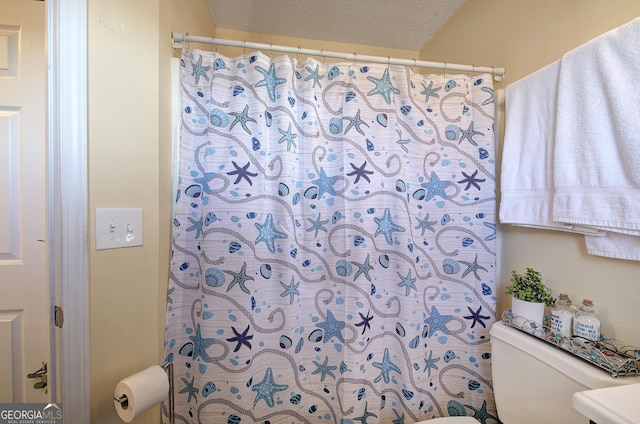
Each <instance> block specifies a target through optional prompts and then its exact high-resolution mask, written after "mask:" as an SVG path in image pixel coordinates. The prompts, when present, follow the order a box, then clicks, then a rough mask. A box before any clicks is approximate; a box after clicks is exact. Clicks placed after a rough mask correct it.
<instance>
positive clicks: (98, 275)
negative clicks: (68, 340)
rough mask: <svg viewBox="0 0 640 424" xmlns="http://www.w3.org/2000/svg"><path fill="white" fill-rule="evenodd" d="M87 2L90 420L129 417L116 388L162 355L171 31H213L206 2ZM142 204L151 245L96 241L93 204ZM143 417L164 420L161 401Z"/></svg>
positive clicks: (168, 208) (98, 422) (146, 236)
mask: <svg viewBox="0 0 640 424" xmlns="http://www.w3.org/2000/svg"><path fill="white" fill-rule="evenodd" d="M188 3H189V7H188V8H184V7H183V6H184V4H185V3H184V2H178V1H173V0H136V1H130V0H89V1H88V12H89V14H88V48H89V52H88V73H89V92H88V97H89V108H88V112H89V210H90V252H89V254H90V255H89V261H90V271H89V273H90V275H89V278H90V314H91V315H90V317H87V319H90V332H91V333H90V361H91V364H90V368H91V369H90V387H91V422H92V423H93V424H103V423H121V422H122V421H121V420H120V419H119V418H118V416H117V414H116V412H115V409H114V407H113V401H112V396H113V391H114V388H115V386H116V384H117V383H118V381H120V380H121V379H122V378H124V377H126V376H128V375H131V374H133V373H135V372H138V371H140V370H142V369H144V368H146V367H148V366H150V365H153V364H158V363H161V361H162V359H163V358H162V347H163V346H162V345H163V340H164V323H165V318H164V312H165V310H166V309H165V308H166V284H167V275H168V269H169V256H170V245H169V234H170V225H169V223H170V218H169V216H170V211H171V200H170V199H171V197H172V193H171V184H170V181H171V174H170V172H171V171H170V170H171V167H170V155H171V140H170V135H171V131H170V120H169V113H170V94H169V93H170V80H169V78H170V77H169V76H170V58H171V56H172V54H173V49H172V48H171V45H170V34H171V32H172V31H178V32H187V31H190V32H192V33H193V32H201V33H205V34H207V33H208V34H211V33H213V31H214V30H215V27H214V24H213V20H212V19H211V16H210V14H209V9H208V6H207V1H206V0H190V1H189V2H188ZM104 207H108V208H112V207H114V208H121V207H122V208H142V210H143V221H144V245H143V246H141V247H131V248H126V249H113V250H100V251H96V250H95V249H94V246H95V239H94V233H95V229H94V223H95V219H94V211H95V208H104ZM134 422H136V423H153V424H157V423H159V422H160V408H159V407H156V408H153V409H152V410H151V411H149V412H147V413H145V414H143V415H142V416H141V417H139V418H137V419H136V420H135V421H134Z"/></svg>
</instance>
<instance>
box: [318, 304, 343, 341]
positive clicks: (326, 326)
mask: <svg viewBox="0 0 640 424" xmlns="http://www.w3.org/2000/svg"><path fill="white" fill-rule="evenodd" d="M344 325H345V324H344V321H337V320H336V318H335V317H334V316H333V313H332V312H331V310H330V309H327V319H326V320H325V322H321V323H320V324H316V327H320V328H322V329H323V330H324V335H323V337H322V341H323V342H324V343H327V342H328V341H329V340H331V338H333V337H334V336H335V337H337V338H338V340H340V341H341V342H342V343H344V338H343V337H342V333H341V330H342V329H343V328H344Z"/></svg>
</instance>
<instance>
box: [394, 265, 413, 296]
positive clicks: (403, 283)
mask: <svg viewBox="0 0 640 424" xmlns="http://www.w3.org/2000/svg"><path fill="white" fill-rule="evenodd" d="M396 274H398V277H400V282H399V283H398V287H404V288H405V293H404V295H405V296H409V293H411V289H414V290H416V291H417V290H418V289H417V288H416V285H415V282H416V279H415V278H411V270H409V273H407V276H406V277H403V276H402V275H401V274H400V273H399V272H396Z"/></svg>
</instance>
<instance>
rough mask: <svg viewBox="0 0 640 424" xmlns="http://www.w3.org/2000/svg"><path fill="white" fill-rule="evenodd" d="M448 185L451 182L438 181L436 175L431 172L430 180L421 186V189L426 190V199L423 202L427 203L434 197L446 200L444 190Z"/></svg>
mask: <svg viewBox="0 0 640 424" xmlns="http://www.w3.org/2000/svg"><path fill="white" fill-rule="evenodd" d="M450 185H451V181H440V178H439V177H438V175H437V174H436V173H435V172H433V171H431V179H430V180H429V182H428V183H423V184H421V186H422V187H424V188H426V189H427V197H426V198H425V201H426V202H428V201H429V200H431V199H433V198H434V197H435V196H440V197H442V198H443V199H445V200H446V199H447V198H448V196H447V193H446V192H445V191H444V190H445V189H446V188H447V187H449V186H450Z"/></svg>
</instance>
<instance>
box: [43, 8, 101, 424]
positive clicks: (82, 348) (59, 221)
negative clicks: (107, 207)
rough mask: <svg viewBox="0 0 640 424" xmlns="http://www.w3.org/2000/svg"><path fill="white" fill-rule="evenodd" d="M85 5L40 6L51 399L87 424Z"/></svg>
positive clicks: (67, 417) (67, 418)
mask: <svg viewBox="0 0 640 424" xmlns="http://www.w3.org/2000/svg"><path fill="white" fill-rule="evenodd" d="M87 2H88V0H48V1H47V42H48V54H47V60H48V63H49V72H48V93H47V95H48V112H47V114H48V137H49V140H48V143H49V153H48V154H49V203H50V207H49V211H48V214H49V227H50V230H49V232H50V236H49V238H50V240H51V242H50V245H49V248H50V251H51V255H50V260H51V270H52V271H51V274H50V289H51V290H50V291H51V310H52V318H53V306H54V305H60V306H62V307H63V309H64V315H65V317H66V319H65V321H64V324H63V326H62V328H61V329H58V328H57V327H54V326H53V325H52V331H51V334H52V342H51V343H52V355H54V356H52V358H56V360H55V361H53V360H52V362H53V363H52V365H54V366H56V368H60V369H59V370H54V374H53V375H54V379H55V380H57V381H56V383H55V384H56V387H57V388H58V389H59V391H60V392H61V393H59V394H58V393H57V391H53V393H56V396H55V397H56V398H54V399H52V401H53V402H59V401H62V403H63V410H64V416H63V420H64V423H65V424H71V423H88V422H90V421H91V411H90V405H91V396H90V374H89V372H90V368H89V229H88V227H89V213H88V207H89V206H88V205H89V202H88V157H87V147H88V128H87V122H88V119H87V106H88V102H87V36H88V33H87V21H88V17H87V12H88V10H87ZM62 165H64V166H62ZM56 352H59V356H60V357H59V358H57V357H56V356H55V354H56ZM56 371H57V372H56ZM56 377H57V378H56Z"/></svg>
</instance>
